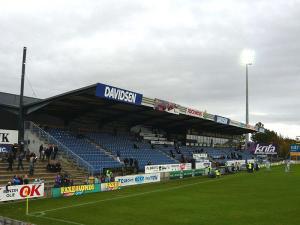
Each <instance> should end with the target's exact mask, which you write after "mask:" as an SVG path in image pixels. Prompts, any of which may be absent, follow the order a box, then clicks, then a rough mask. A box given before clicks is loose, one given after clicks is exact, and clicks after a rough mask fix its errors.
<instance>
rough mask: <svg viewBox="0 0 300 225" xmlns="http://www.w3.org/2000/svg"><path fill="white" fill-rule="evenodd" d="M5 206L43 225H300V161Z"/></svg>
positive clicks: (5, 211)
mask: <svg viewBox="0 0 300 225" xmlns="http://www.w3.org/2000/svg"><path fill="white" fill-rule="evenodd" d="M29 204H30V208H29V210H30V212H29V213H30V214H29V215H28V216H26V215H25V202H18V203H8V204H7V203H6V204H1V205H0V215H2V216H6V217H10V218H14V219H18V220H22V221H27V222H31V223H34V224H40V225H50V224H53V225H54V224H66V225H68V224H77V225H82V224H84V225H94V224H95V225H97V224H103V225H169V224H170V225H202V224H203V225H234V224H236V225H246V224H251V225H299V224H300V216H299V212H300V165H292V166H291V172H289V173H285V172H284V168H283V167H282V166H279V167H273V168H272V170H271V171H266V170H264V169H262V170H260V171H259V172H255V173H253V174H248V173H246V172H241V173H239V174H234V175H228V176H222V177H221V178H219V179H212V178H207V177H194V178H186V179H182V180H173V181H167V182H161V183H155V184H145V185H139V186H131V187H127V188H123V189H121V190H118V191H112V192H102V193H95V194H88V195H83V196H74V197H66V198H57V199H41V200H31V201H30V202H29Z"/></svg>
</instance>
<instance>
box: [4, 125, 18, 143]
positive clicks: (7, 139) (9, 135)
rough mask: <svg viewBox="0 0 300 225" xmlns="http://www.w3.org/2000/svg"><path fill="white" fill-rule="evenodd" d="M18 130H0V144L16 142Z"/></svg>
mask: <svg viewBox="0 0 300 225" xmlns="http://www.w3.org/2000/svg"><path fill="white" fill-rule="evenodd" d="M18 136H19V132H18V131H17V130H1V129H0V144H5V145H13V144H16V143H18Z"/></svg>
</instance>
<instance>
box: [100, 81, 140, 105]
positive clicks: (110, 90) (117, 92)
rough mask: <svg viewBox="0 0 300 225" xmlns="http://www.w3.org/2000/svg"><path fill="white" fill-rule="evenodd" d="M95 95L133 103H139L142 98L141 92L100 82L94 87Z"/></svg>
mask: <svg viewBox="0 0 300 225" xmlns="http://www.w3.org/2000/svg"><path fill="white" fill-rule="evenodd" d="M96 96H97V97H100V98H106V99H110V100H115V101H119V102H124V103H129V104H134V105H141V103H142V100H143V95H142V94H139V93H136V92H133V91H128V90H125V89H121V88H117V87H113V86H109V85H106V84H100V83H98V84H97V87H96Z"/></svg>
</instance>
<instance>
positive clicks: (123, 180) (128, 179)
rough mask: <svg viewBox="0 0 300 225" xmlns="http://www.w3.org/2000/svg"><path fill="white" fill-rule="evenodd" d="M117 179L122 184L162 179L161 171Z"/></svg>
mask: <svg viewBox="0 0 300 225" xmlns="http://www.w3.org/2000/svg"><path fill="white" fill-rule="evenodd" d="M115 181H117V182H120V184H121V186H122V187H123V186H129V185H137V184H146V183H153V182H159V181H160V173H151V174H137V175H128V176H120V177H115Z"/></svg>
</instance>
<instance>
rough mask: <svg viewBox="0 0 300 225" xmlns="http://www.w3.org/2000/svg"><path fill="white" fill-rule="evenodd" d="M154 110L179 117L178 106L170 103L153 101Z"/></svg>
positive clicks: (158, 100)
mask: <svg viewBox="0 0 300 225" xmlns="http://www.w3.org/2000/svg"><path fill="white" fill-rule="evenodd" d="M154 109H155V110H158V111H165V112H168V113H173V114H176V115H179V112H180V110H179V105H177V104H175V103H172V102H168V101H164V100H160V99H157V98H156V99H154Z"/></svg>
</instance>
